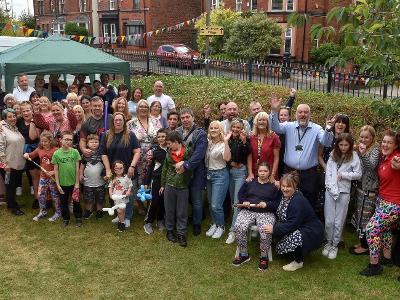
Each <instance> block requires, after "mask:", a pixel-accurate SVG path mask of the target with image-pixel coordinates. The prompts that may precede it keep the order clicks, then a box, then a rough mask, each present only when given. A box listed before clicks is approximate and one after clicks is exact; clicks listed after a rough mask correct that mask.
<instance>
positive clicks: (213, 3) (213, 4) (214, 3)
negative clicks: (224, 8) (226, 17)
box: [211, 0, 221, 9]
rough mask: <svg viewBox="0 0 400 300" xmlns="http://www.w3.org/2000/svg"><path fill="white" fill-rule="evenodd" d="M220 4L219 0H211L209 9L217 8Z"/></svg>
mask: <svg viewBox="0 0 400 300" xmlns="http://www.w3.org/2000/svg"><path fill="white" fill-rule="evenodd" d="M220 5H221V0H211V9H216V8H219V7H220Z"/></svg>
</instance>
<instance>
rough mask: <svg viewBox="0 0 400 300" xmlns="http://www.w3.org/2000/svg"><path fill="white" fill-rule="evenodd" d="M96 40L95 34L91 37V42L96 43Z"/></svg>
mask: <svg viewBox="0 0 400 300" xmlns="http://www.w3.org/2000/svg"><path fill="white" fill-rule="evenodd" d="M95 40H96V37H95V36H93V37H91V38H90V44H94V41H95Z"/></svg>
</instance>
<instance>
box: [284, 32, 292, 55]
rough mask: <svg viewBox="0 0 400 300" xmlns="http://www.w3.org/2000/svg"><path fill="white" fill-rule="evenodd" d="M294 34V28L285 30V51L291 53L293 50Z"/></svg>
mask: <svg viewBox="0 0 400 300" xmlns="http://www.w3.org/2000/svg"><path fill="white" fill-rule="evenodd" d="M292 34H293V30H292V28H288V29H287V30H286V32H285V47H284V53H291V51H292Z"/></svg>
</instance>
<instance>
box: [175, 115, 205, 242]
mask: <svg viewBox="0 0 400 300" xmlns="http://www.w3.org/2000/svg"><path fill="white" fill-rule="evenodd" d="M180 118H181V123H182V126H180V127H178V128H177V129H176V131H177V132H178V133H179V134H180V135H181V136H182V142H183V144H184V145H185V146H186V145H189V144H191V146H192V155H191V157H190V159H188V160H185V161H182V162H180V163H177V164H176V171H177V172H178V173H183V172H184V171H185V170H189V171H191V172H192V174H193V177H192V180H191V182H190V186H189V192H190V200H191V203H192V211H193V235H199V234H200V233H201V222H202V220H203V193H202V191H203V190H204V188H205V185H206V175H205V164H204V157H205V155H206V151H207V146H208V141H207V134H206V132H205V131H204V129H202V128H201V127H197V126H196V124H195V123H194V114H193V110H192V109H190V108H183V109H182V110H181V111H180Z"/></svg>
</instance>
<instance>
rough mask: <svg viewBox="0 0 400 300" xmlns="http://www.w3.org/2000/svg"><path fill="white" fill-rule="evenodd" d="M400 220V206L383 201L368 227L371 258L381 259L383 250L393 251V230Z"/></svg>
mask: <svg viewBox="0 0 400 300" xmlns="http://www.w3.org/2000/svg"><path fill="white" fill-rule="evenodd" d="M399 220H400V205H398V204H395V203H391V202H386V201H385V200H383V199H381V201H380V203H379V206H378V207H377V208H376V210H375V213H374V215H373V216H372V218H371V219H370V220H369V222H368V224H367V227H366V233H367V241H368V246H369V252H370V256H371V258H375V259H379V256H380V253H381V250H382V249H391V247H392V233H391V229H392V226H393V225H394V224H396V223H397V222H398V221H399Z"/></svg>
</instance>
